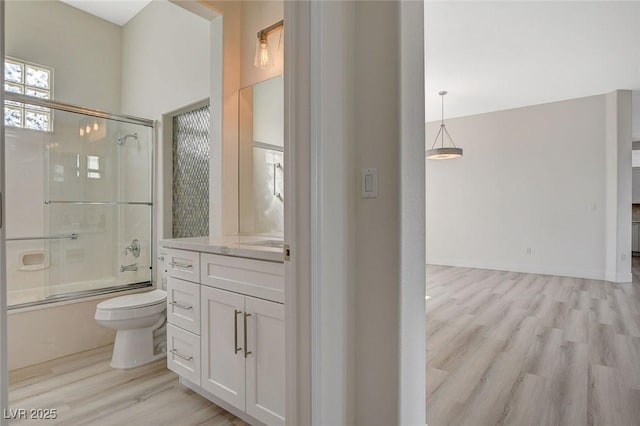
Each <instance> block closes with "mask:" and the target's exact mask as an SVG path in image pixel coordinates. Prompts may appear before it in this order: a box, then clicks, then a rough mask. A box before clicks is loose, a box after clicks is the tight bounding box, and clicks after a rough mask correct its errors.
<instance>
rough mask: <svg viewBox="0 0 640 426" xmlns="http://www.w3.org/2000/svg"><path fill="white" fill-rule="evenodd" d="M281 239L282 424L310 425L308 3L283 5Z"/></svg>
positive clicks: (310, 224) (287, 3) (286, 3)
mask: <svg viewBox="0 0 640 426" xmlns="http://www.w3.org/2000/svg"><path fill="white" fill-rule="evenodd" d="M284 21H285V22H286V25H285V26H284V33H285V34H284V36H285V40H287V42H286V43H285V53H284V99H285V101H284V115H285V129H284V164H285V170H287V171H288V172H287V173H285V181H284V193H285V199H286V200H287V203H285V208H284V238H285V242H286V243H287V244H289V246H290V248H291V260H290V261H285V346H286V348H285V359H286V365H287V369H286V419H287V424H289V425H296V426H307V425H310V424H311V412H312V409H311V396H312V394H313V392H312V389H311V386H312V384H313V383H312V379H311V375H312V373H311V352H310V346H311V334H312V330H311V329H310V316H311V314H310V312H311V302H310V300H311V295H310V289H311V246H310V238H311V232H310V228H311V226H312V222H311V215H310V207H311V198H310V191H309V189H310V182H311V175H310V137H309V136H310V131H309V129H310V111H309V88H310V81H309V76H310V64H309V46H310V42H311V41H310V40H311V38H310V33H309V31H310V4H309V3H308V2H285V3H284Z"/></svg>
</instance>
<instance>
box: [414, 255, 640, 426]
mask: <svg viewBox="0 0 640 426" xmlns="http://www.w3.org/2000/svg"><path fill="white" fill-rule="evenodd" d="M639 266H640V260H638V259H637V258H634V275H636V274H637V272H638V267H639ZM427 271H428V274H427V296H429V297H430V298H429V299H428V300H427V418H428V424H429V426H443V425H470V426H485V425H514V426H526V425H532V426H533V425H535V426H543V425H561V426H573V425H576V426H582V425H598V426H632V425H640V284H637V283H634V284H613V283H609V282H603V281H596V280H586V279H575V278H562V277H554V276H543V275H533V274H520V273H513V272H498V271H487V270H479V269H466V268H452V267H442V266H428V268H427Z"/></svg>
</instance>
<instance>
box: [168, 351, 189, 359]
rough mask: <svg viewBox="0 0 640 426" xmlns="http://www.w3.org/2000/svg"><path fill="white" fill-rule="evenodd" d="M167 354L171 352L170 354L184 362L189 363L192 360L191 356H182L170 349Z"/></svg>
mask: <svg viewBox="0 0 640 426" xmlns="http://www.w3.org/2000/svg"><path fill="white" fill-rule="evenodd" d="M169 352H171V353H172V354H174V355H175V356H177V357H180V358H182V359H184V360H185V361H191V360H192V359H193V357H192V356H186V355H182V354H181V353H180V352H178V351H177V350H176V349H171V350H170V351H169Z"/></svg>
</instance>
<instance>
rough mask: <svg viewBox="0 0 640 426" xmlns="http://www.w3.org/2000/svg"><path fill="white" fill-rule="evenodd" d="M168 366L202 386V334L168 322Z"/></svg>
mask: <svg viewBox="0 0 640 426" xmlns="http://www.w3.org/2000/svg"><path fill="white" fill-rule="evenodd" d="M167 368H168V369H169V370H172V371H174V372H175V373H177V374H178V375H180V376H182V377H184V378H185V379H187V380H188V381H190V382H192V383H195V384H196V385H198V386H200V336H196V335H195V334H193V333H189V332H188V331H185V330H183V329H181V328H178V327H175V326H173V325H171V324H167Z"/></svg>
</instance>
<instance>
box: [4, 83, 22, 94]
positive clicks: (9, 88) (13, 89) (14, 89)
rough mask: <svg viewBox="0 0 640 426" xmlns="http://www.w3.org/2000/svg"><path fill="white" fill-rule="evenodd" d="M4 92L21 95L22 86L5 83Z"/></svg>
mask: <svg viewBox="0 0 640 426" xmlns="http://www.w3.org/2000/svg"><path fill="white" fill-rule="evenodd" d="M4 90H5V92H11V93H22V86H20V85H18V84H11V83H5V84H4Z"/></svg>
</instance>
